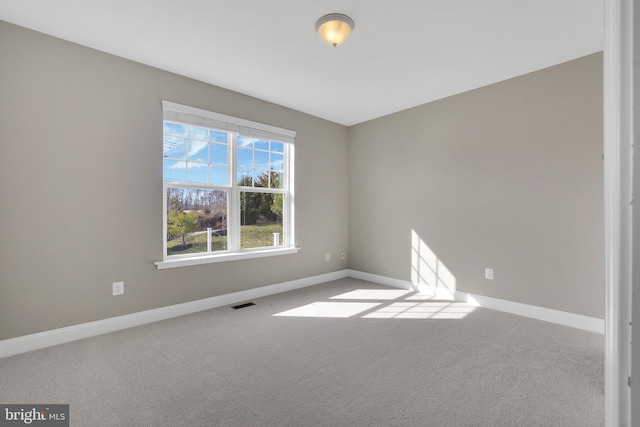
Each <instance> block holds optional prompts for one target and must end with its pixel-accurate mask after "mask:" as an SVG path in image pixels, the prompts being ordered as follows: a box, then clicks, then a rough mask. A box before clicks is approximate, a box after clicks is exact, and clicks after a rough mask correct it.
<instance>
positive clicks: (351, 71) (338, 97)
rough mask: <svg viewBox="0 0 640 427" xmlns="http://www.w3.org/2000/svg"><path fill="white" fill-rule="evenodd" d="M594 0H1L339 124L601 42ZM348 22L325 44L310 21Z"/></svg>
mask: <svg viewBox="0 0 640 427" xmlns="http://www.w3.org/2000/svg"><path fill="white" fill-rule="evenodd" d="M603 11H604V5H603V0H482V1H480V0H396V1H390V0H342V1H340V0H56V1H52V0H1V1H0V19H1V20H4V21H7V22H11V23H14V24H17V25H20V26H23V27H27V28H31V29H34V30H36V31H40V32H43V33H46V34H50V35H53V36H56V37H60V38H62V39H65V40H69V41H72V42H75V43H79V44H81V45H84V46H89V47H92V48H94V49H98V50H101V51H104V52H108V53H111V54H114V55H118V56H121V57H124V58H128V59H131V60H134V61H137V62H141V63H144V64H148V65H151V66H154V67H158V68H161V69H164V70H168V71H171V72H174V73H177V74H181V75H184V76H187V77H191V78H194V79H197V80H201V81H203V82H207V83H211V84H213V85H216V86H221V87H224V88H227V89H231V90H234V91H237V92H241V93H244V94H247V95H251V96H254V97H256V98H260V99H264V100H267V101H271V102H274V103H276V104H280V105H284V106H286V107H290V108H293V109H296V110H299V111H303V112H305V113H308V114H312V115H314V116H318V117H322V118H324V119H327V120H331V121H334V122H337V123H341V124H344V125H352V124H356V123H360V122H363V121H367V120H370V119H373V118H376V117H380V116H383V115H386V114H390V113H393V112H396V111H400V110H403V109H406V108H410V107H413V106H416V105H420V104H424V103H427V102H430V101H434V100H436V99H440V98H444V97H447V96H450V95H454V94H457V93H461V92H464V91H467V90H470V89H474V88H477V87H481V86H485V85H487V84H491V83H495V82H498V81H501V80H505V79H508V78H511V77H515V76H518V75H521V74H525V73H528V72H531V71H535V70H539V69H542V68H545V67H549V66H551V65H555V64H558V63H561V62H565V61H568V60H571V59H575V58H579V57H581V56H585V55H588V54H591V53H594V52H598V51H600V50H602V49H603V45H604V43H603V38H604V18H603V14H604V12H603ZM331 12H339V13H344V14H346V15H348V16H350V17H351V18H353V20H354V21H355V24H356V27H355V30H354V31H353V32H352V33H351V37H350V38H349V40H347V42H346V43H345V44H344V45H342V46H340V47H338V48H333V47H331V46H328V45H326V44H325V43H324V42H323V41H322V40H321V39H320V38H319V37H318V35H317V34H316V33H315V30H314V25H315V22H316V20H317V19H318V18H320V17H321V16H323V15H325V14H327V13H331Z"/></svg>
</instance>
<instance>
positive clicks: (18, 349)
mask: <svg viewBox="0 0 640 427" xmlns="http://www.w3.org/2000/svg"><path fill="white" fill-rule="evenodd" d="M348 276H349V274H348V270H340V271H335V272H333V273H327V274H320V275H318V276H312V277H306V278H303V279H298V280H292V281H289V282H284V283H278V284H275V285H269V286H263V287H260V288H255V289H248V290H246V291H239V292H233V293H230V294H225V295H219V296H215V297H211V298H205V299H201V300H197V301H190V302H185V303H182V304H176V305H170V306H167V307H161V308H156V309H153V310H146V311H140V312H138V313H132V314H126V315H124V316H118V317H111V318H109V319H104V320H96V321H94V322H88V323H82V324H80V325H74V326H68V327H66V328H60V329H54V330H51V331H45V332H39V333H36V334H31V335H24V336H21V337H17V338H10V339H7V340H3V341H0V358H3V357H8V356H13V355H16V354H20V353H26V352H28V351H33V350H38V349H41V348H45V347H51V346H54V345H58V344H63V343H66V342H71V341H76V340H79V339H83V338H89V337H92V336H96V335H101V334H106V333H108V332H115V331H119V330H121V329H127V328H131V327H134V326H140V325H145V324H147V323H152V322H157V321H159V320H165V319H170V318H172V317H178V316H183V315H185V314H191V313H196V312H198V311H203V310H209V309H212V308H216V307H222V306H225V305H230V304H236V303H239V302H243V301H248V300H251V299H255V298H261V297H265V296H269V295H274V294H278V293H281V292H287V291H292V290H294V289H300V288H304V287H307V286H312V285H317V284H319V283H324V282H330V281H332V280H338V279H343V278H345V277H348Z"/></svg>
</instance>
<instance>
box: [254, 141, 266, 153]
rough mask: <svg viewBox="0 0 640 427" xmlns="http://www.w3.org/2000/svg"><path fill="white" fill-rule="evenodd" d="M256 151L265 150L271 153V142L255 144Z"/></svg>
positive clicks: (257, 142)
mask: <svg viewBox="0 0 640 427" xmlns="http://www.w3.org/2000/svg"><path fill="white" fill-rule="evenodd" d="M255 146H256V150H265V151H269V141H265V140H263V139H261V140H258V141H256V143H255Z"/></svg>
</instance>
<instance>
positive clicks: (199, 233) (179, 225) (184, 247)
mask: <svg viewBox="0 0 640 427" xmlns="http://www.w3.org/2000/svg"><path fill="white" fill-rule="evenodd" d="M208 229H211V237H210V240H209V237H208V236H207V230H208ZM209 242H210V243H209ZM208 244H210V245H211V247H210V251H224V250H226V249H227V192H226V191H225V190H209V189H202V188H180V187H169V188H167V254H168V255H177V254H188V253H198V252H208V250H207V245H208Z"/></svg>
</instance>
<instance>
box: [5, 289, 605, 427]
mask: <svg viewBox="0 0 640 427" xmlns="http://www.w3.org/2000/svg"><path fill="white" fill-rule="evenodd" d="M253 302H254V303H255V304H256V305H254V306H250V307H246V308H242V309H239V310H233V309H231V308H230V307H220V308H217V309H213V310H209V311H206V312H201V313H196V314H193V315H188V316H183V317H180V318H175V319H171V320H166V321H162V322H157V323H154V324H149V325H145V326H140V327H136V328H131V329H127V330H123V331H119V332H115V333H110V334H106V335H102V336H98V337H94V338H90V339H86V340H82V341H77V342H72V343H68V344H64V345H59V346H56V347H51V348H47V349H43V350H39V351H34V352H31V353H26V354H22V355H18V356H13V357H9V358H5V359H0V403H20V404H27V403H32V404H33V403H66V404H70V418H71V425H72V426H243V427H244V426H509V427H514V426H563V427H567V426H576V427H578V426H579V427H587V426H601V425H603V423H604V392H603V390H604V337H603V336H602V335H598V334H594V333H590V332H586V331H582V330H578V329H573V328H568V327H564V326H559V325H555V324H551V323H547V322H542V321H537V320H532V319H528V318H524V317H520V316H515V315H510V314H506V313H501V312H497V311H493V310H489V309H483V308H474V307H470V306H467V305H465V304H462V303H455V302H451V301H443V300H438V299H434V298H431V297H428V296H421V295H416V294H415V293H413V292H408V291H402V290H398V289H392V288H386V287H383V286H378V285H374V284H371V283H368V282H363V281H360V280H356V279H343V280H339V281H335V282H330V283H326V284H322V285H317V286H313V287H309V288H305V289H300V290H297V291H293V292H287V293H284V294H279V295H274V296H270V297H266V298H261V299H256V300H254V301H253Z"/></svg>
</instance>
